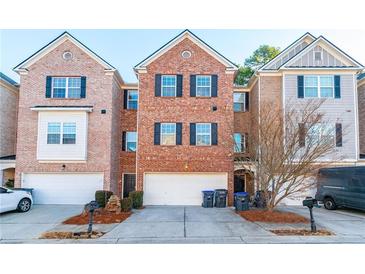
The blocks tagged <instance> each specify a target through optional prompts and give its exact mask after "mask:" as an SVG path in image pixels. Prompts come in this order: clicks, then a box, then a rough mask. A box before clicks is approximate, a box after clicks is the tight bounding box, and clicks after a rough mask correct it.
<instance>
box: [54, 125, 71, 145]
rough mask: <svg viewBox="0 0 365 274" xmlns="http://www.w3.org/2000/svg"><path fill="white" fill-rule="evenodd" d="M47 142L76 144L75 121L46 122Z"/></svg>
mask: <svg viewBox="0 0 365 274" xmlns="http://www.w3.org/2000/svg"><path fill="white" fill-rule="evenodd" d="M61 136H62V138H61ZM47 144H76V123H48V127H47Z"/></svg>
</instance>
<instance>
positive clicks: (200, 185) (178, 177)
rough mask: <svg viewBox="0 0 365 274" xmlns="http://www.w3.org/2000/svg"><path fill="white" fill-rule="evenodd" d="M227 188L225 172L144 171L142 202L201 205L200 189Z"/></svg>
mask: <svg viewBox="0 0 365 274" xmlns="http://www.w3.org/2000/svg"><path fill="white" fill-rule="evenodd" d="M218 188H224V189H227V174H226V173H146V174H145V178H144V204H146V205H201V203H202V192H201V191H202V190H210V189H218Z"/></svg>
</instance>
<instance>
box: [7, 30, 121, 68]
mask: <svg viewBox="0 0 365 274" xmlns="http://www.w3.org/2000/svg"><path fill="white" fill-rule="evenodd" d="M66 40H69V41H71V42H72V43H73V44H75V45H76V46H77V47H79V48H80V49H82V50H83V51H84V52H86V53H87V54H88V55H89V56H90V57H91V58H93V59H94V60H95V61H97V62H98V63H100V64H101V65H102V66H103V67H104V68H105V69H108V70H116V68H115V67H113V66H112V65H111V64H109V63H108V62H107V61H105V60H104V59H103V58H101V57H100V56H99V55H97V54H96V53H95V52H93V51H92V50H91V49H89V48H88V47H87V46H85V45H84V44H83V43H81V42H80V41H79V40H77V39H76V38H75V37H74V36H72V35H71V34H70V33H68V32H67V31H65V32H63V33H62V34H61V35H59V36H58V37H56V38H55V39H54V40H52V41H51V42H50V43H48V44H47V45H45V46H44V47H43V48H41V49H40V50H38V51H37V52H35V53H34V54H33V55H31V56H30V57H28V58H27V59H25V60H24V61H22V62H21V63H20V64H18V65H17V66H16V67H14V69H13V70H15V71H17V72H19V71H21V70H24V69H27V68H28V67H29V66H30V65H32V64H34V63H35V62H36V61H38V60H39V59H40V58H42V57H43V56H45V55H46V54H47V53H49V52H50V51H52V50H53V49H55V48H56V47H57V46H59V45H60V44H62V43H63V42H65V41H66Z"/></svg>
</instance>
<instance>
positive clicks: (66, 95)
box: [51, 76, 81, 99]
mask: <svg viewBox="0 0 365 274" xmlns="http://www.w3.org/2000/svg"><path fill="white" fill-rule="evenodd" d="M55 78H65V79H66V90H65V97H54V96H53V89H54V88H55V87H54V79H55ZM70 78H72V79H75V78H79V79H80V97H78V98H77V97H71V98H69V97H68V88H69V87H68V79H70ZM51 90H52V96H51V98H52V99H81V77H63V76H55V77H52V88H51Z"/></svg>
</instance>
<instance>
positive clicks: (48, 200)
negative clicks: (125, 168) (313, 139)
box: [22, 173, 103, 204]
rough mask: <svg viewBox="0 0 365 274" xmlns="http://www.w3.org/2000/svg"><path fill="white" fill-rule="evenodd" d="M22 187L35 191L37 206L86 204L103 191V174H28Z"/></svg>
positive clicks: (25, 175)
mask: <svg viewBox="0 0 365 274" xmlns="http://www.w3.org/2000/svg"><path fill="white" fill-rule="evenodd" d="M22 186H23V187H26V188H33V189H34V190H33V199H34V203H35V204H85V203H88V202H90V201H91V200H94V199H95V191H96V190H99V189H103V173H88V174H82V173H72V174H59V173H28V174H24V179H23V183H22Z"/></svg>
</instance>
